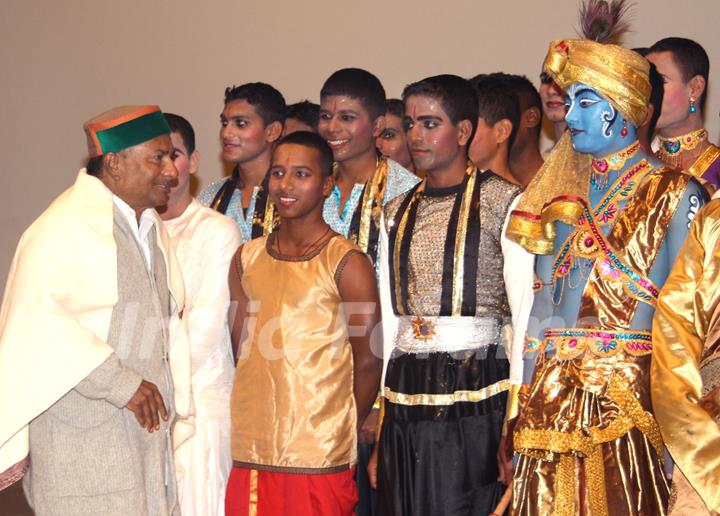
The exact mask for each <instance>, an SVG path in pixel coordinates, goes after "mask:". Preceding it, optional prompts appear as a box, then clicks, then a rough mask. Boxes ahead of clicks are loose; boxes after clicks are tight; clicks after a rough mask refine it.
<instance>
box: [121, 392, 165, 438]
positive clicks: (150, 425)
mask: <svg viewBox="0 0 720 516" xmlns="http://www.w3.org/2000/svg"><path fill="white" fill-rule="evenodd" d="M126 407H127V408H128V409H129V410H131V411H132V412H133V414H135V419H137V422H138V424H139V425H140V426H141V427H142V428H146V429H147V431H148V432H154V431H155V430H160V419H159V418H158V414H159V415H160V417H162V419H163V421H167V420H168V415H167V410H166V409H165V403H164V402H163V399H162V395H161V394H160V391H159V390H158V388H157V387H156V386H155V384H154V383H150V382H148V381H145V380H143V381H142V382H141V383H140V387H138V390H137V391H135V394H133V397H132V398H130V401H128V403H127V405H126Z"/></svg>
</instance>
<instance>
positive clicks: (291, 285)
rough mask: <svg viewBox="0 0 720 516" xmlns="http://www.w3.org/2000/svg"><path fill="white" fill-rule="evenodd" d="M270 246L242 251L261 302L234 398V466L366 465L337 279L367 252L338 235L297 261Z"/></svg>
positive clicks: (247, 278)
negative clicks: (347, 263)
mask: <svg viewBox="0 0 720 516" xmlns="http://www.w3.org/2000/svg"><path fill="white" fill-rule="evenodd" d="M267 240H268V237H267V236H265V237H261V238H257V239H255V240H251V241H250V242H247V243H245V244H244V246H243V250H242V270H243V275H242V286H243V289H244V291H245V294H246V295H247V297H248V299H250V300H251V304H250V305H249V309H248V311H249V312H250V315H249V316H248V319H247V320H246V324H248V338H247V339H245V340H244V341H243V342H242V343H241V346H240V350H239V354H240V358H239V360H238V363H237V371H236V374H235V381H234V385H233V391H232V398H231V411H232V422H233V424H232V439H231V440H232V457H233V460H234V461H235V462H240V463H243V464H244V465H249V466H248V467H253V468H256V469H266V470H267V469H270V470H278V471H288V472H298V473H303V472H311V473H318V472H323V470H327V471H338V470H341V469H347V468H348V467H350V466H352V465H353V464H354V463H355V462H356V418H357V415H356V408H355V399H354V396H353V382H352V378H353V361H352V350H351V346H350V342H349V340H348V334H347V328H346V324H345V318H344V313H343V311H342V308H341V305H340V303H341V299H340V294H339V292H338V288H337V285H336V283H335V278H334V275H335V271H336V270H337V267H338V265H339V264H340V263H341V261H342V259H343V258H344V257H345V256H346V255H347V254H348V253H349V252H352V251H353V250H357V247H356V246H355V245H354V244H352V243H350V242H349V241H348V240H346V239H344V238H342V237H340V236H337V237H335V238H332V239H331V240H330V241H329V242H328V243H327V244H326V245H325V246H324V247H323V248H321V249H320V251H319V253H318V254H316V255H314V256H311V255H308V256H307V257H304V259H298V260H293V261H290V260H289V259H283V258H282V257H274V256H272V255H271V254H270V251H269V250H268V249H266V246H267ZM253 305H254V307H253ZM306 470H312V471H306Z"/></svg>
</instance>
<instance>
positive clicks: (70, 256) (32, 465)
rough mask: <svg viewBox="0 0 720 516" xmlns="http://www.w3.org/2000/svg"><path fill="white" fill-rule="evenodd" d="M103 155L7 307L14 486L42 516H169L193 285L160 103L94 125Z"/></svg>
mask: <svg viewBox="0 0 720 516" xmlns="http://www.w3.org/2000/svg"><path fill="white" fill-rule="evenodd" d="M85 131H86V133H87V137H88V147H89V153H90V160H89V161H88V166H87V168H86V169H83V170H81V171H80V173H79V174H78V176H77V180H76V182H75V184H74V185H73V186H72V187H71V188H70V189H68V190H67V191H66V192H65V193H63V194H62V195H60V197H58V198H57V199H56V200H55V201H54V202H53V203H52V204H51V205H50V207H49V208H48V209H47V210H46V211H45V212H44V213H43V214H42V215H41V216H40V217H39V218H38V219H37V220H36V221H35V222H34V223H33V224H32V225H31V226H30V228H28V230H27V231H26V232H25V233H24V234H23V236H22V239H21V241H20V244H19V245H18V249H17V252H16V254H15V258H14V260H13V263H12V266H11V270H10V274H9V278H8V283H7V287H6V291H5V297H4V300H3V305H2V311H1V312H0V489H2V488H3V487H6V486H7V485H9V484H11V483H13V482H15V481H17V480H19V479H20V478H22V477H23V476H24V477H25V479H24V487H25V493H26V496H27V498H28V501H29V502H30V504H31V506H32V507H33V509H34V510H35V513H36V515H37V516H45V515H58V516H60V515H62V516H67V515H75V514H103V515H105V516H107V515H126V514H133V515H153V516H154V515H160V516H164V515H169V514H177V513H178V512H179V511H178V505H177V497H176V489H175V478H174V471H173V460H172V447H171V441H172V440H171V430H172V431H173V432H177V438H178V439H181V438H182V435H183V434H184V435H187V433H188V432H187V431H186V426H187V425H184V424H183V423H182V422H180V421H179V419H180V418H186V417H187V416H188V415H189V413H190V410H191V402H190V354H189V350H188V346H187V338H186V336H185V332H184V330H183V328H182V320H181V314H182V308H183V304H184V286H183V283H182V277H181V275H180V270H179V266H178V264H177V261H176V258H175V255H174V252H173V251H172V246H171V244H170V241H169V237H168V235H167V233H166V231H165V229H164V227H163V225H162V222H161V221H160V219H159V217H158V215H157V213H156V212H155V210H154V208H155V207H156V206H160V205H164V204H166V203H167V200H168V197H169V193H170V188H171V187H172V185H173V184H174V183H175V182H176V180H177V171H176V169H175V166H174V164H173V161H172V156H171V154H172V144H171V142H170V137H169V132H170V130H169V127H168V125H167V123H166V122H165V118H164V117H163V115H162V112H161V111H160V109H159V108H158V107H157V106H132V107H121V108H115V109H112V110H110V111H107V112H105V113H103V114H101V115H99V116H97V117H95V118H93V119H91V120H90V121H88V122H87V123H86V124H85Z"/></svg>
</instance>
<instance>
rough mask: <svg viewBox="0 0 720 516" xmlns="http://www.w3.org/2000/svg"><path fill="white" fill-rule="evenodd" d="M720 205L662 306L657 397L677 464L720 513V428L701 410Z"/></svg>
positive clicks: (704, 215) (700, 225) (702, 221)
mask: <svg viewBox="0 0 720 516" xmlns="http://www.w3.org/2000/svg"><path fill="white" fill-rule="evenodd" d="M719 274H720V201H717V202H713V203H710V204H708V205H707V206H706V207H705V208H704V209H702V210H701V211H700V212H699V213H698V215H697V217H696V218H695V220H694V221H693V222H692V224H691V228H690V232H689V234H688V237H687V239H686V241H685V243H684V245H683V248H682V249H681V250H680V253H679V254H678V259H677V262H676V263H675V265H674V267H673V269H672V271H671V273H670V276H669V277H668V279H667V281H666V283H665V286H664V287H663V289H662V292H661V294H660V297H659V299H658V305H657V311H656V313H655V319H654V321H653V355H652V367H651V382H650V385H651V391H652V403H653V409H654V412H655V417H656V418H657V421H658V423H659V425H660V430H661V432H662V435H663V438H664V439H665V444H666V445H667V447H668V449H669V450H670V454H671V455H672V458H673V460H674V461H675V463H676V464H677V466H678V467H679V468H680V470H681V471H682V472H683V474H684V475H685V476H686V477H687V479H688V480H689V482H690V483H691V484H692V486H693V487H694V488H695V490H696V491H697V492H698V494H699V495H700V496H701V498H702V499H703V501H704V502H705V504H706V505H707V506H708V508H709V509H710V510H713V511H720V426H718V423H717V422H716V421H715V420H714V419H713V417H712V416H711V415H710V414H709V413H708V412H707V411H705V410H704V409H703V408H702V407H701V406H700V400H701V398H702V379H701V376H700V361H701V359H702V358H703V348H704V345H705V338H706V335H707V331H708V324H709V321H710V320H711V319H712V317H713V314H715V312H716V311H717V310H718V301H719V300H720V281H719V280H720V276H719Z"/></svg>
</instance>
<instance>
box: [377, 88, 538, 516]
mask: <svg viewBox="0 0 720 516" xmlns="http://www.w3.org/2000/svg"><path fill="white" fill-rule="evenodd" d="M403 101H404V104H405V125H406V129H407V135H408V142H409V145H410V150H411V153H412V155H413V161H414V162H415V164H416V166H417V167H418V169H419V170H422V171H424V172H426V173H427V178H426V180H425V181H423V182H422V183H420V184H419V185H417V186H416V187H414V188H413V189H412V190H410V191H409V192H408V193H407V194H404V195H401V196H399V197H398V198H396V199H395V200H393V201H391V202H390V203H388V205H387V206H386V208H385V211H384V217H385V219H384V220H385V226H384V228H383V234H382V235H381V256H380V258H379V259H380V260H381V262H380V263H381V271H380V274H381V278H380V281H381V292H382V294H381V295H382V296H383V305H384V306H383V311H384V312H385V311H386V310H387V308H388V307H392V311H393V312H394V316H393V315H392V314H391V313H390V314H385V313H383V323H384V324H385V323H386V321H387V323H388V325H390V324H391V323H392V322H393V321H397V331H396V332H395V331H394V330H393V331H387V332H386V335H388V333H390V334H392V333H395V339H394V346H387V347H386V349H388V348H389V350H391V354H390V353H388V354H389V356H388V355H386V357H385V358H386V365H387V372H386V376H385V382H384V389H383V398H384V399H383V411H384V415H383V420H382V423H381V434H380V440H379V452H378V456H379V457H378V465H377V473H378V474H377V483H378V496H379V506H380V508H381V509H382V510H383V511H384V514H414V515H423V514H428V515H431V514H432V515H434V514H488V513H490V512H491V511H492V509H493V507H494V506H495V503H496V502H497V500H498V498H499V497H500V495H501V494H502V492H503V490H504V487H503V486H502V485H501V484H500V483H499V482H498V473H499V471H498V466H497V463H496V460H495V458H496V454H497V451H498V444H499V442H500V437H501V430H502V427H503V418H504V415H505V404H506V400H507V391H508V390H510V388H511V376H512V377H513V378H514V380H515V381H516V382H519V381H520V378H521V376H522V371H521V370H520V371H517V370H516V368H514V367H511V362H512V360H508V354H509V353H508V351H509V348H515V349H516V350H517V351H520V352H521V350H522V339H520V340H519V344H520V347H519V349H518V346H517V345H516V346H512V345H511V344H510V342H511V341H512V340H513V339H512V330H511V329H510V328H509V325H510V323H511V321H512V322H514V323H516V324H519V325H520V326H523V327H522V328H517V333H518V335H519V336H520V337H521V336H522V332H523V331H524V326H525V324H526V322H527V321H526V319H525V318H523V317H522V315H520V314H521V312H522V311H523V309H524V313H525V314H526V315H527V313H528V312H529V308H530V306H529V305H530V303H531V302H532V278H533V275H532V274H533V272H532V267H533V259H532V256H531V255H529V254H528V253H526V252H525V251H524V250H522V249H521V248H520V247H519V246H517V245H516V244H513V243H512V242H510V241H508V240H506V239H505V238H503V236H502V234H503V228H504V225H505V219H506V215H507V213H508V212H509V209H510V208H511V205H513V203H514V200H515V199H516V198H517V196H518V193H519V192H520V188H519V187H518V186H516V185H512V184H510V183H509V182H507V181H505V180H503V179H501V178H500V177H498V176H497V175H495V174H494V173H493V172H492V171H489V170H488V171H485V172H479V171H478V170H477V168H476V167H475V166H474V165H473V164H472V163H469V162H468V146H469V144H470V142H471V141H472V138H473V134H474V132H475V129H476V124H477V120H478V100H477V96H476V94H475V91H474V89H473V87H472V85H471V84H470V82H469V81H466V80H465V79H462V78H460V77H457V76H453V75H440V76H436V77H429V78H427V79H424V80H422V81H420V82H417V83H414V84H411V85H409V86H408V87H406V88H405V91H404V92H403ZM385 231H387V237H386V235H385ZM386 238H387V240H386ZM514 253H518V254H514ZM511 271H512V274H513V281H512V282H509V281H507V279H508V276H509V274H510V273H511ZM511 307H512V310H511ZM523 319H525V320H524V321H523ZM521 321H522V322H523V323H524V324H520V322H521ZM388 329H389V328H388ZM510 355H512V353H510ZM511 369H512V372H513V373H514V374H511Z"/></svg>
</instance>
